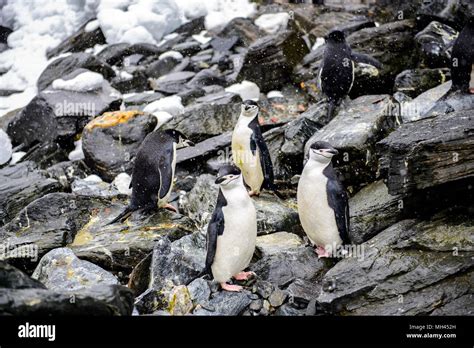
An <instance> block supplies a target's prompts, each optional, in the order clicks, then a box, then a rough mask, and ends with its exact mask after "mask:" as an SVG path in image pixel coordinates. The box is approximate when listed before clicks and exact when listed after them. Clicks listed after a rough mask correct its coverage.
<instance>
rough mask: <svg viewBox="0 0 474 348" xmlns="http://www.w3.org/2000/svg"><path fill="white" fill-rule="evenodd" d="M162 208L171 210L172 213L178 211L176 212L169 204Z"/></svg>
mask: <svg viewBox="0 0 474 348" xmlns="http://www.w3.org/2000/svg"><path fill="white" fill-rule="evenodd" d="M163 208H164V209H168V210H171V211H174V212H175V213H177V212H178V210H177V209H176V208H175V207H173V206H172V205H171V204H169V203H168V204H166V205H165V206H164V207H163Z"/></svg>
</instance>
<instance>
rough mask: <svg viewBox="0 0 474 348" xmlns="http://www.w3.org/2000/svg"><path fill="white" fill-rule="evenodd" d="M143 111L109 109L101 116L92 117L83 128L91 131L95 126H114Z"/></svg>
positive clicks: (141, 113)
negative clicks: (109, 110)
mask: <svg viewBox="0 0 474 348" xmlns="http://www.w3.org/2000/svg"><path fill="white" fill-rule="evenodd" d="M143 114H144V113H143V112H142V111H139V110H129V111H111V112H104V113H103V114H102V115H101V116H99V117H96V118H94V119H93V120H92V121H90V122H89V123H88V124H87V125H86V127H85V130H87V131H91V130H93V129H94V128H96V127H99V128H108V127H114V126H116V125H118V124H121V123H126V122H128V121H129V120H130V119H132V118H134V117H136V116H138V115H143Z"/></svg>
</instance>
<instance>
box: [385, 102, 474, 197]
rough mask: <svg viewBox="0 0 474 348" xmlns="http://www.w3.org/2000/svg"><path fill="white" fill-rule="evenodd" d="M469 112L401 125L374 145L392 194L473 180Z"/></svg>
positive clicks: (471, 125) (473, 145) (473, 170)
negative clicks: (470, 178) (468, 179)
mask: <svg viewBox="0 0 474 348" xmlns="http://www.w3.org/2000/svg"><path fill="white" fill-rule="evenodd" d="M471 113H472V112H471V111H461V112H453V113H451V114H448V115H441V116H438V117H435V118H429V119H424V120H421V121H418V122H412V123H407V124H404V125H402V126H401V127H400V128H399V129H398V130H396V131H395V132H393V133H392V134H390V135H389V136H388V137H387V138H385V139H383V140H382V141H380V142H379V143H378V144H377V147H378V152H379V153H380V154H381V159H380V168H381V172H383V173H385V174H386V175H387V186H388V192H389V193H390V194H392V195H395V194H400V193H406V192H410V191H412V190H413V189H424V188H428V187H433V186H436V185H440V184H443V183H447V182H453V181H456V180H459V179H463V178H468V177H472V175H473V173H474V166H473V161H474V158H473V156H472V153H473V149H474V132H473V127H474V125H473V123H472V116H471Z"/></svg>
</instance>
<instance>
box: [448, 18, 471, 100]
mask: <svg viewBox="0 0 474 348" xmlns="http://www.w3.org/2000/svg"><path fill="white" fill-rule="evenodd" d="M473 61H474V17H471V18H470V19H469V21H468V22H467V24H466V26H465V27H464V29H463V30H462V31H461V32H460V33H459V36H458V37H457V39H456V41H455V42H454V45H453V51H452V54H451V79H452V84H453V85H452V90H453V91H456V90H460V91H462V92H464V93H468V92H469V82H470V79H471V71H472V64H473Z"/></svg>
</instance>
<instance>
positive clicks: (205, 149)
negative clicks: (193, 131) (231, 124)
mask: <svg viewBox="0 0 474 348" xmlns="http://www.w3.org/2000/svg"><path fill="white" fill-rule="evenodd" d="M231 140H232V133H231V132H226V133H224V134H221V135H216V136H215V137H212V138H209V139H206V140H204V141H201V142H200V143H197V144H196V145H195V146H192V147H185V148H183V149H179V150H178V151H177V159H176V163H177V164H180V165H191V166H196V164H197V163H199V162H203V161H205V160H206V159H208V158H209V157H210V156H212V155H214V154H216V153H218V152H220V151H221V150H222V149H224V148H226V147H228V146H230V142H231Z"/></svg>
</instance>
